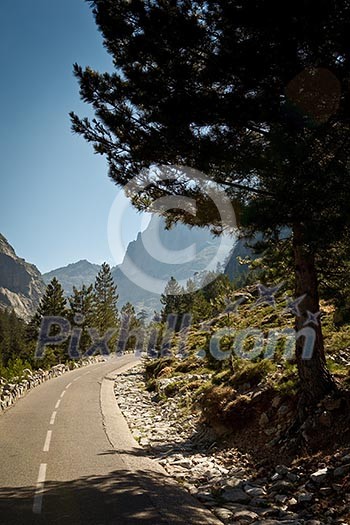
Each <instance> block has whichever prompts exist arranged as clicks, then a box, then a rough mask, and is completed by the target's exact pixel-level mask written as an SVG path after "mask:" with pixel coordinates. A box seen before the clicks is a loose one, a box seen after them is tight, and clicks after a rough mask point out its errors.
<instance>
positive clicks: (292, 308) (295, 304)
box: [284, 294, 306, 317]
mask: <svg viewBox="0 0 350 525" xmlns="http://www.w3.org/2000/svg"><path fill="white" fill-rule="evenodd" d="M305 297H306V294H304V295H301V296H300V297H298V298H297V299H295V300H293V298H292V297H287V298H286V299H287V306H286V308H285V310H284V311H285V312H288V313H290V314H292V315H295V316H296V317H300V316H301V312H300V308H299V305H300V304H301V303H302V302H303V300H304V299H305Z"/></svg>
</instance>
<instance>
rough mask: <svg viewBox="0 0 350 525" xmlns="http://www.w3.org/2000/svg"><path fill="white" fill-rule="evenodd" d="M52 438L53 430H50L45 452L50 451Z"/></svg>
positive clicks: (47, 435)
mask: <svg viewBox="0 0 350 525" xmlns="http://www.w3.org/2000/svg"><path fill="white" fill-rule="evenodd" d="M51 437H52V430H48V431H47V434H46V439H45V443H44V448H43V452H48V451H49V450H50V443H51Z"/></svg>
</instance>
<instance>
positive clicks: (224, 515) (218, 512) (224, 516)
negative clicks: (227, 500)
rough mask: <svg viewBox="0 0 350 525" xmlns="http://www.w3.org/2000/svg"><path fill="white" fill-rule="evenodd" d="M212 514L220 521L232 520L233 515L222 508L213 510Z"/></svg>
mask: <svg viewBox="0 0 350 525" xmlns="http://www.w3.org/2000/svg"><path fill="white" fill-rule="evenodd" d="M213 513H214V514H215V516H217V517H218V518H219V519H220V520H223V521H225V520H229V519H230V518H232V516H233V514H232V512H231V511H230V510H228V509H225V508H224V507H216V508H214V509H213Z"/></svg>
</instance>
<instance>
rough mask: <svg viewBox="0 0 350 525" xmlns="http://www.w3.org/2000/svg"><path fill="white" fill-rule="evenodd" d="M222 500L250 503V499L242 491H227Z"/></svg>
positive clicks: (222, 495)
mask: <svg viewBox="0 0 350 525" xmlns="http://www.w3.org/2000/svg"><path fill="white" fill-rule="evenodd" d="M221 498H222V499H223V500H224V501H228V502H231V503H248V502H249V501H250V497H249V496H248V494H246V493H245V492H244V491H243V490H242V489H226V490H224V492H223V493H222V494H221Z"/></svg>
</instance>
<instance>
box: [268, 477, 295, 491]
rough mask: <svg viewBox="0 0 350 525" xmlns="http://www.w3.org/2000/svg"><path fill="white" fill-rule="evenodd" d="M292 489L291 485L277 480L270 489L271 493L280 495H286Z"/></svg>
mask: <svg viewBox="0 0 350 525" xmlns="http://www.w3.org/2000/svg"><path fill="white" fill-rule="evenodd" d="M292 489H293V485H292V483H289V482H288V481H285V480H279V481H277V482H276V483H274V484H273V485H272V487H271V490H272V492H278V493H280V494H286V493H287V494H288V493H289V492H290V491H291V490H292Z"/></svg>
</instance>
